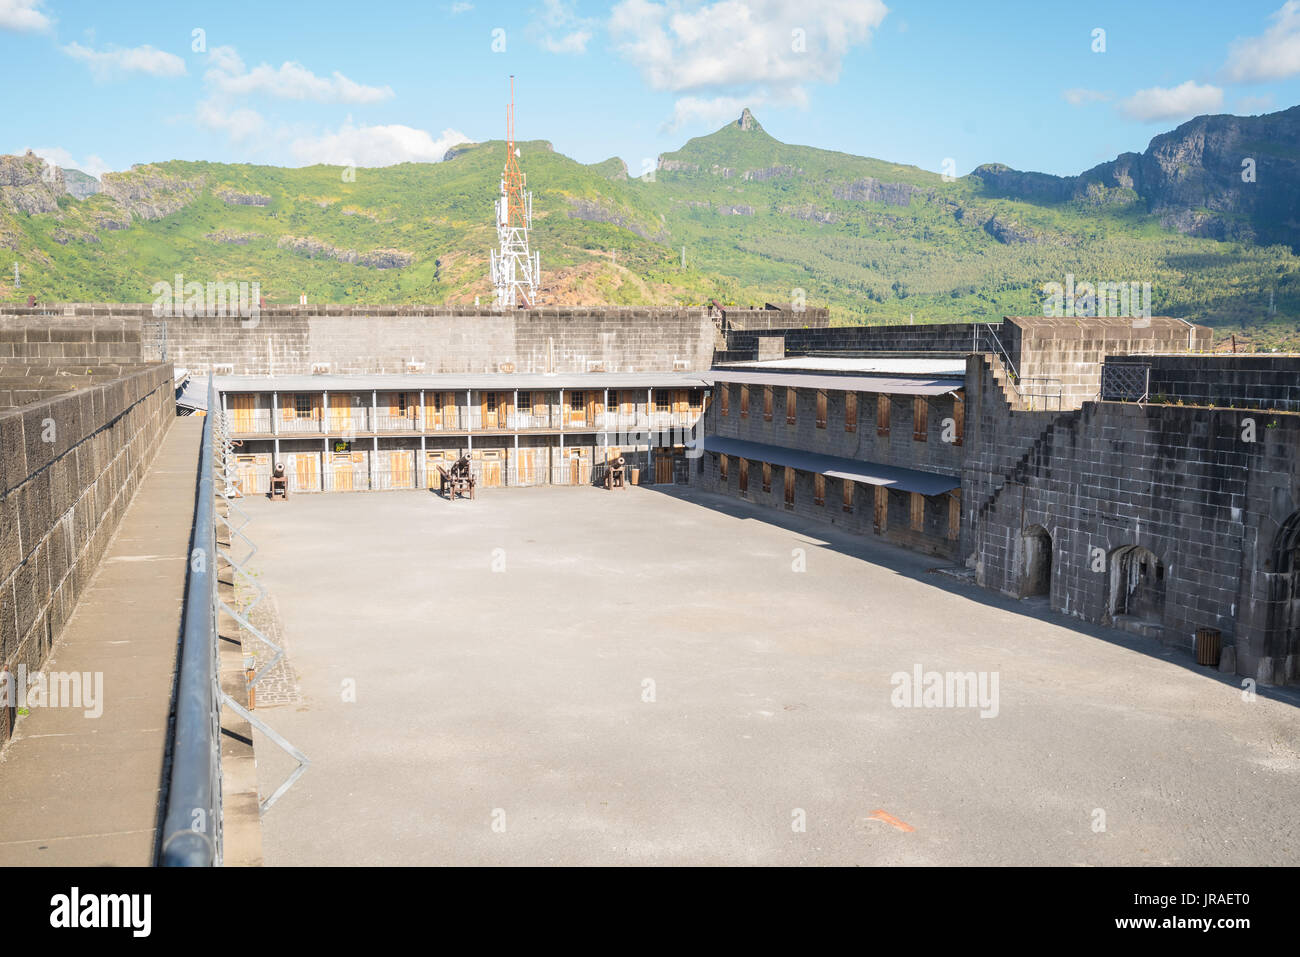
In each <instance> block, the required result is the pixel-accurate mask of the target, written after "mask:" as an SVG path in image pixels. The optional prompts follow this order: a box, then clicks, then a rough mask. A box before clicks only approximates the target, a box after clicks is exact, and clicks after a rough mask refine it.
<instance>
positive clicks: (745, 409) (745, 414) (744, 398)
mask: <svg viewBox="0 0 1300 957" xmlns="http://www.w3.org/2000/svg"><path fill="white" fill-rule="evenodd" d="M740 417H741V418H742V419H748V418H749V386H747V385H742V386H741V387H740Z"/></svg>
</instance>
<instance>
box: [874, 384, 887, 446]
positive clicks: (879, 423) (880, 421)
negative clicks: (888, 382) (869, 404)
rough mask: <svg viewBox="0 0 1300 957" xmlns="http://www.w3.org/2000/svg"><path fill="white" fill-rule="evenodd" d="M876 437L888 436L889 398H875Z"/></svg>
mask: <svg viewBox="0 0 1300 957" xmlns="http://www.w3.org/2000/svg"><path fill="white" fill-rule="evenodd" d="M876 435H882V436H883V435H889V396H887V395H885V394H884V393H883V392H882V393H880V395H878V396H876Z"/></svg>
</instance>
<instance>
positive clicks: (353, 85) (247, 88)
mask: <svg viewBox="0 0 1300 957" xmlns="http://www.w3.org/2000/svg"><path fill="white" fill-rule="evenodd" d="M208 63H209V68H208V71H207V73H205V74H204V79H205V80H206V81H207V82H208V84H209V86H211V87H212V88H213V89H214V90H216V91H217V92H219V93H222V94H225V95H227V96H249V95H252V94H257V93H261V94H265V95H266V96H272V97H276V98H277V99H282V100H314V101H316V102H318V103H379V102H381V101H382V100H387V99H390V98H391V97H392V96H393V90H392V87H388V86H366V85H364V84H361V83H357V82H355V81H353V80H350V79H348V78H347V77H346V76H344V75H343V74H342V73H340V72H339V71H338V70H335V71H334V72H333V74H331V76H330V77H328V78H326V77H320V76H317V75H316V74H315V73H313V72H312V71H311V70H309V69H307V68H306V67H305V66H303V65H302V64H301V63H294V62H291V61H286V62H284V63H282V64H280V66H279V67H278V68H277V67H272V66H270V65H269V64H266V63H263V64H261V65H259V66H255V67H253V68H252V69H251V70H250V69H248V68H247V67H246V66H245V65H244V61H243V60H242V59H240V57H239V54H238V53H237V52H236V51H235V49H234V48H233V47H228V46H227V47H216V48H215V49H213V50H212V52H211V53H209V55H208Z"/></svg>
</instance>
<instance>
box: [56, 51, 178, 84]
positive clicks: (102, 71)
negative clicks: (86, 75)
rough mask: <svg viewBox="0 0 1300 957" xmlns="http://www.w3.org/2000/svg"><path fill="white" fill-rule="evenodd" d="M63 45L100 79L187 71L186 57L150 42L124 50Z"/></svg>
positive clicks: (166, 74) (175, 74) (67, 52)
mask: <svg viewBox="0 0 1300 957" xmlns="http://www.w3.org/2000/svg"><path fill="white" fill-rule="evenodd" d="M61 49H62V50H63V52H64V53H66V54H67V55H68V56H70V57H72V58H73V59H74V60H80V61H82V62H83V63H85V64H87V65H88V66H89V67H90V70H91V72H92V73H94V74H95V75H96V76H97V77H99V78H100V79H106V78H108V77H110V76H113V75H115V74H118V73H147V74H149V75H150V76H184V75H185V73H186V70H185V61H184V60H182V59H181V58H180V57H178V56H177V55H176V54H174V53H167V52H166V51H164V50H155V49H154V48H153V47H151V46H149V45H148V44H147V43H146V44H145V45H144V46H139V47H130V48H129V49H124V50H123V49H110V50H95V49H94V48H92V47H87V46H82V45H81V44H80V43H75V42H74V43H69V44H68V45H67V46H65V47H61Z"/></svg>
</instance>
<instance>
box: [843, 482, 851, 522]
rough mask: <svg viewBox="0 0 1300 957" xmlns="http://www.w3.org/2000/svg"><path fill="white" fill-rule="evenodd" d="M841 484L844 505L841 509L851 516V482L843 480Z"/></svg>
mask: <svg viewBox="0 0 1300 957" xmlns="http://www.w3.org/2000/svg"><path fill="white" fill-rule="evenodd" d="M842 484H843V486H844V493H843V495H844V498H843V501H844V504H843V505H842V506H841V507H842V508H843V509H844V511H845V512H848V513H849V514H852V513H853V480H852V479H845V480H844V481H843V483H842Z"/></svg>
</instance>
